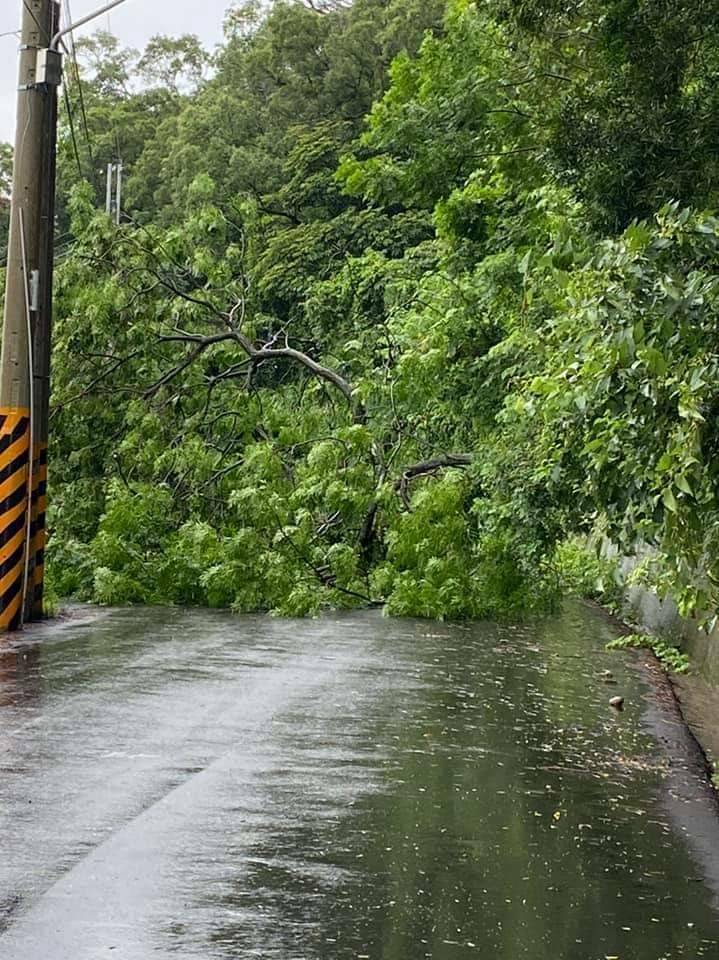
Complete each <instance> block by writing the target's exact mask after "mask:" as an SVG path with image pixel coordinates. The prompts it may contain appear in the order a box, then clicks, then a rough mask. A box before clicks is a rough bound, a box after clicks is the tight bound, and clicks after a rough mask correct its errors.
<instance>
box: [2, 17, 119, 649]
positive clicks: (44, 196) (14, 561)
mask: <svg viewBox="0 0 719 960" xmlns="http://www.w3.org/2000/svg"><path fill="white" fill-rule="evenodd" d="M124 2H125V0H110V2H108V3H106V4H105V5H104V6H103V7H101V8H100V9H99V10H96V11H95V12H94V13H91V14H89V15H88V16H86V17H83V18H82V19H81V20H79V21H77V23H75V24H68V25H67V26H66V27H65V28H64V29H62V30H61V29H60V4H59V2H58V0H21V3H22V13H21V17H22V20H21V42H20V79H19V83H18V102H17V133H16V139H15V162H14V169H13V187H12V203H11V209H10V238H9V243H8V263H7V280H6V290H5V321H4V325H3V331H2V356H1V358H0V632H2V631H7V630H16V629H18V628H19V627H21V626H22V624H23V623H24V622H25V620H37V619H40V618H41V617H42V614H43V584H44V570H45V511H46V507H47V446H48V434H49V421H50V355H51V339H52V336H51V335H52V279H53V259H54V258H53V247H54V222H55V164H56V145H57V89H58V87H59V85H60V83H61V82H62V57H61V55H60V52H59V45H60V44H61V42H62V38H63V36H64V35H65V34H67V33H69V32H70V31H71V30H73V29H74V28H75V27H78V26H82V25H83V24H85V23H89V22H90V21H91V20H94V19H95V18H96V17H98V16H100V15H101V14H103V13H106V12H107V11H108V10H112V9H113V8H114V7H118V6H120V4H121V3H124ZM121 183H122V166H121V165H120V166H119V167H118V171H117V184H118V186H117V210H118V222H119V211H120V204H121V202H122V198H121V193H120V192H121Z"/></svg>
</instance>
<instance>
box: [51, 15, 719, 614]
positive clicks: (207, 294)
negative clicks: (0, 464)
mask: <svg viewBox="0 0 719 960" xmlns="http://www.w3.org/2000/svg"><path fill="white" fill-rule="evenodd" d="M718 22H719V0H570V2H567V0H562V2H558V0H520V2H517V0H482V2H476V3H470V2H467V0H450V2H448V3H445V2H443V0H355V2H354V3H353V4H351V5H348V6H344V5H340V4H337V5H331V4H330V5H329V6H327V7H325V8H321V9H312V8H310V7H309V6H306V5H303V4H300V3H290V2H275V3H274V4H272V5H271V7H270V9H269V10H267V11H265V12H262V10H261V9H260V7H259V6H258V5H254V4H247V5H244V6H241V7H237V8H236V9H235V10H234V11H233V12H232V13H231V14H230V15H228V19H227V23H226V41H225V43H224V45H223V46H222V48H221V49H219V51H217V53H216V55H213V57H212V58H210V57H209V56H208V55H207V54H206V53H205V52H204V51H203V50H202V49H201V47H200V46H199V44H198V43H197V42H196V41H195V40H194V39H193V38H191V37H183V38H179V39H168V38H157V39H156V40H154V41H153V42H152V44H151V45H150V48H148V50H147V51H146V52H145V53H144V54H139V53H138V54H135V53H134V52H132V51H125V50H123V49H121V48H120V47H118V45H117V43H116V42H115V41H114V40H113V38H112V37H110V36H108V35H106V34H98V35H96V36H95V37H94V38H93V39H92V40H91V41H86V42H85V43H84V44H82V45H80V47H79V49H78V57H79V61H80V72H81V75H82V91H83V110H84V115H83V111H81V109H80V106H79V103H80V101H79V87H78V83H77V77H75V78H74V80H73V79H72V78H71V82H70V83H69V89H68V99H69V102H70V106H71V108H72V111H73V124H72V131H71V129H70V125H69V124H68V121H67V118H66V119H65V121H64V127H63V133H62V142H61V157H60V190H61V199H60V206H59V217H60V224H61V231H62V235H61V236H60V238H59V265H58V270H57V279H56V284H57V315H56V325H55V343H56V358H55V366H54V397H53V407H54V410H53V419H52V431H53V446H52V489H51V497H52V504H53V506H52V514H51V527H52V542H51V546H50V569H51V575H52V582H53V586H54V589H55V591H56V592H57V593H58V594H60V595H62V596H68V595H72V596H76V597H83V598H90V599H94V600H97V601H102V602H108V603H117V602H125V601H130V602H177V603H191V604H210V605H217V606H232V607H233V608H235V609H237V610H241V611H248V610H258V609H270V610H275V611H279V612H281V613H284V614H307V613H312V612H315V611H317V610H318V609H319V608H320V607H321V606H323V605H332V606H345V605H355V604H364V603H367V602H368V601H378V602H383V603H386V604H387V608H388V610H389V611H390V612H391V613H395V614H416V615H421V616H427V617H479V616H486V615H491V616H498V615H517V614H519V613H522V612H524V611H531V610H543V609H547V608H549V607H551V605H552V604H553V603H555V602H556V599H557V597H558V596H560V595H561V593H562V591H563V590H564V589H566V586H565V584H564V580H565V575H566V572H567V569H569V571H570V573H571V574H572V575H576V574H577V571H576V569H574V568H576V566H577V564H578V563H580V560H578V558H577V556H576V554H575V552H574V548H573V547H571V546H570V547H568V546H567V542H568V541H569V542H570V543H571V542H572V541H573V538H576V537H578V536H581V537H583V536H586V535H591V536H593V537H594V539H595V540H598V539H601V538H604V537H606V538H608V539H609V540H611V541H613V542H614V543H616V544H617V545H618V546H619V547H620V548H621V549H622V550H623V551H624V552H626V553H631V552H632V551H633V550H635V549H636V547H637V545H638V544H643V545H650V546H652V547H653V548H654V551H655V553H654V556H655V560H654V561H653V563H652V564H651V566H650V565H648V564H645V565H644V567H643V573H644V575H645V576H646V577H647V578H648V580H649V581H650V582H651V583H653V584H654V585H657V586H659V587H661V588H662V589H670V590H671V591H672V592H673V593H674V594H675V596H676V597H677V598H678V599H679V600H680V602H681V603H682V605H683V608H684V609H686V610H691V609H695V608H697V609H700V610H711V609H716V607H717V604H718V602H719V598H718V596H717V578H718V577H719V569H718V567H717V555H718V551H719V542H718V541H719V510H718V499H717V498H718V495H719V470H718V466H717V464H718V460H717V453H718V450H717V446H718V445H719V441H718V439H717V431H716V428H715V424H716V422H717V416H718V415H719V386H718V384H719V371H718V370H717V366H718V359H719V322H718V321H719V316H718V309H719V302H718V298H719V288H718V286H717V283H718V281H717V270H718V267H719V221H718V220H717V219H716V217H715V215H714V213H713V212H712V211H713V210H715V209H716V207H717V203H718V201H719V195H718V187H719V179H718V170H717V165H718V163H719V155H718V154H717V151H716V144H717V140H718V138H719V102H718V101H719V83H718V82H717V81H718V80H719V39H718V38H719V34H718V33H717V31H716V29H715V27H716V24H717V23H718ZM118 153H119V154H121V156H122V159H123V161H124V163H125V166H126V170H127V174H128V180H127V184H126V193H125V214H126V216H125V222H124V223H123V225H122V226H121V227H120V228H115V227H114V226H112V225H111V224H110V223H109V222H108V219H107V218H106V217H105V215H104V213H103V212H98V210H99V208H101V207H103V206H104V170H105V166H106V164H107V162H108V161H109V160H111V159H114V158H115V156H116V155H117V154H118ZM581 563H584V561H581ZM595 568H596V570H595ZM591 570H593V571H594V572H595V573H596V574H597V576H600V574H601V573H602V570H603V565H602V564H601V563H600V562H599V561H597V562H596V563H595V565H594V567H592V568H591ZM590 572H591V571H590ZM579 573H580V574H582V573H583V571H579ZM593 575H594V574H592V576H593Z"/></svg>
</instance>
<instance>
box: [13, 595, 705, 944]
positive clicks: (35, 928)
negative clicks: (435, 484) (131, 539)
mask: <svg viewBox="0 0 719 960" xmlns="http://www.w3.org/2000/svg"><path fill="white" fill-rule="evenodd" d="M610 636H611V629H610V627H609V626H608V625H607V624H606V622H605V621H604V620H603V619H602V618H600V617H599V616H597V615H596V614H594V613H593V612H591V611H589V610H587V609H585V608H582V607H580V606H573V607H570V609H569V610H568V612H567V613H566V614H565V615H563V616H562V617H561V618H558V619H556V620H551V621H547V622H543V623H541V624H534V625H526V626H521V627H511V626H496V625H485V624H478V625H466V626H451V627H450V626H446V625H433V624H428V623H424V622H415V621H396V620H388V619H384V618H382V617H381V616H380V615H379V614H376V613H360V614H348V615H342V616H336V617H327V618H325V619H322V620H318V621H302V622H294V621H281V620H272V619H270V618H263V617H241V618H235V617H232V616H230V615H227V614H223V613H208V612H205V611H181V610H123V611H115V612H109V613H107V614H105V615H103V616H101V618H100V619H98V620H94V621H87V622H82V621H77V622H70V623H66V624H62V625H55V626H50V627H44V628H41V629H39V630H37V631H35V632H34V633H30V634H28V635H26V636H25V637H23V638H22V639H21V640H16V641H12V642H10V641H3V643H4V644H5V645H4V646H1V647H0V960H66V958H67V960H101V958H105V957H111V958H115V960H120V958H121V960H150V958H153V960H154V958H160V960H162V958H166V960H171V958H175V957H178V956H179V957H182V958H190V960H224V958H243V960H244V958H267V960H274V958H277V960H345V958H347V960H350V958H351V960H361V958H370V960H376V958H383V960H421V958H425V957H427V958H435V960H465V958H467V960H469V958H485V960H490V958H492V960H495V958H496V960H523V958H527V960H550V958H551V960H605V958H618V960H676V958H698V957H708V958H713V960H716V958H717V957H719V820H717V817H716V810H715V808H714V807H713V805H712V798H711V796H710V794H709V792H708V791H707V790H706V789H705V787H704V785H703V783H702V781H701V777H700V774H699V772H698V770H697V769H696V767H695V766H694V763H693V760H692V758H691V757H690V754H689V752H688V750H687V743H688V741H687V737H686V733H685V731H684V729H683V727H682V726H681V724H679V723H678V722H677V721H676V717H675V716H674V715H673V713H672V710H671V705H668V704H666V703H663V702H662V698H661V697H659V698H657V697H656V696H655V695H654V693H652V690H651V688H650V686H649V684H648V682H647V678H646V672H645V671H644V670H643V669H642V668H641V667H640V666H639V664H638V660H637V658H636V657H633V656H631V655H625V654H616V653H614V654H609V653H606V652H605V651H604V649H603V645H604V643H605V642H606V641H607V639H609V638H610ZM605 670H611V671H612V672H613V674H614V677H615V678H616V681H617V683H616V685H613V684H612V685H609V684H607V683H605V678H604V677H603V672H604V671H605ZM617 692H620V693H621V694H622V695H624V696H625V697H626V700H627V709H626V711H625V712H624V713H622V714H617V713H616V712H614V711H612V710H611V709H610V708H609V707H608V700H609V698H610V697H611V696H613V695H616V694H617Z"/></svg>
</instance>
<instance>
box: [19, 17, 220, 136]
mask: <svg viewBox="0 0 719 960" xmlns="http://www.w3.org/2000/svg"><path fill="white" fill-rule="evenodd" d="M105 2H106V0H72V2H71V4H70V8H71V10H72V16H73V20H79V19H80V18H81V17H83V16H85V14H88V13H92V11H93V10H97V9H98V8H99V7H102V6H104V4H105ZM232 5H233V4H232V3H231V0H126V3H125V4H124V5H123V6H120V7H117V9H115V10H113V11H111V12H110V13H109V14H106V15H105V16H103V17H101V18H100V19H99V20H97V21H96V22H95V23H90V24H88V25H87V26H85V27H83V28H82V29H81V31H79V32H78V34H77V36H82V35H84V34H88V33H93V32H94V31H95V30H97V29H103V30H106V29H108V17H109V28H110V30H111V31H112V32H113V33H114V34H115V35H116V36H117V37H119V38H120V41H121V42H122V43H123V44H124V45H125V46H129V47H136V48H139V49H142V47H143V46H144V44H145V43H146V42H147V40H149V39H150V37H151V36H153V35H154V34H157V33H164V34H169V35H171V36H177V35H179V34H182V33H196V34H197V35H198V36H199V37H200V39H201V40H202V42H203V43H204V44H205V46H206V47H209V48H210V49H211V48H212V47H214V45H215V44H216V43H218V42H219V41H220V40H221V39H222V21H223V19H224V14H225V10H226V9H227V7H229V6H232ZM20 9H21V0H0V34H2V33H5V32H6V31H7V30H14V29H16V28H17V26H18V25H19V23H20ZM17 47H18V40H17V37H14V36H10V37H0V141H1V140H7V141H10V142H11V143H12V141H13V139H14V131H15V89H16V86H17V76H16V74H17Z"/></svg>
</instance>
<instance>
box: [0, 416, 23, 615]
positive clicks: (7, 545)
mask: <svg viewBox="0 0 719 960" xmlns="http://www.w3.org/2000/svg"><path fill="white" fill-rule="evenodd" d="M29 463H30V410H29V409H27V408H26V409H23V408H22V407H0V628H2V629H4V630H16V629H17V628H18V627H19V626H21V623H22V617H23V602H24V596H25V544H26V541H27V535H28V477H29Z"/></svg>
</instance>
